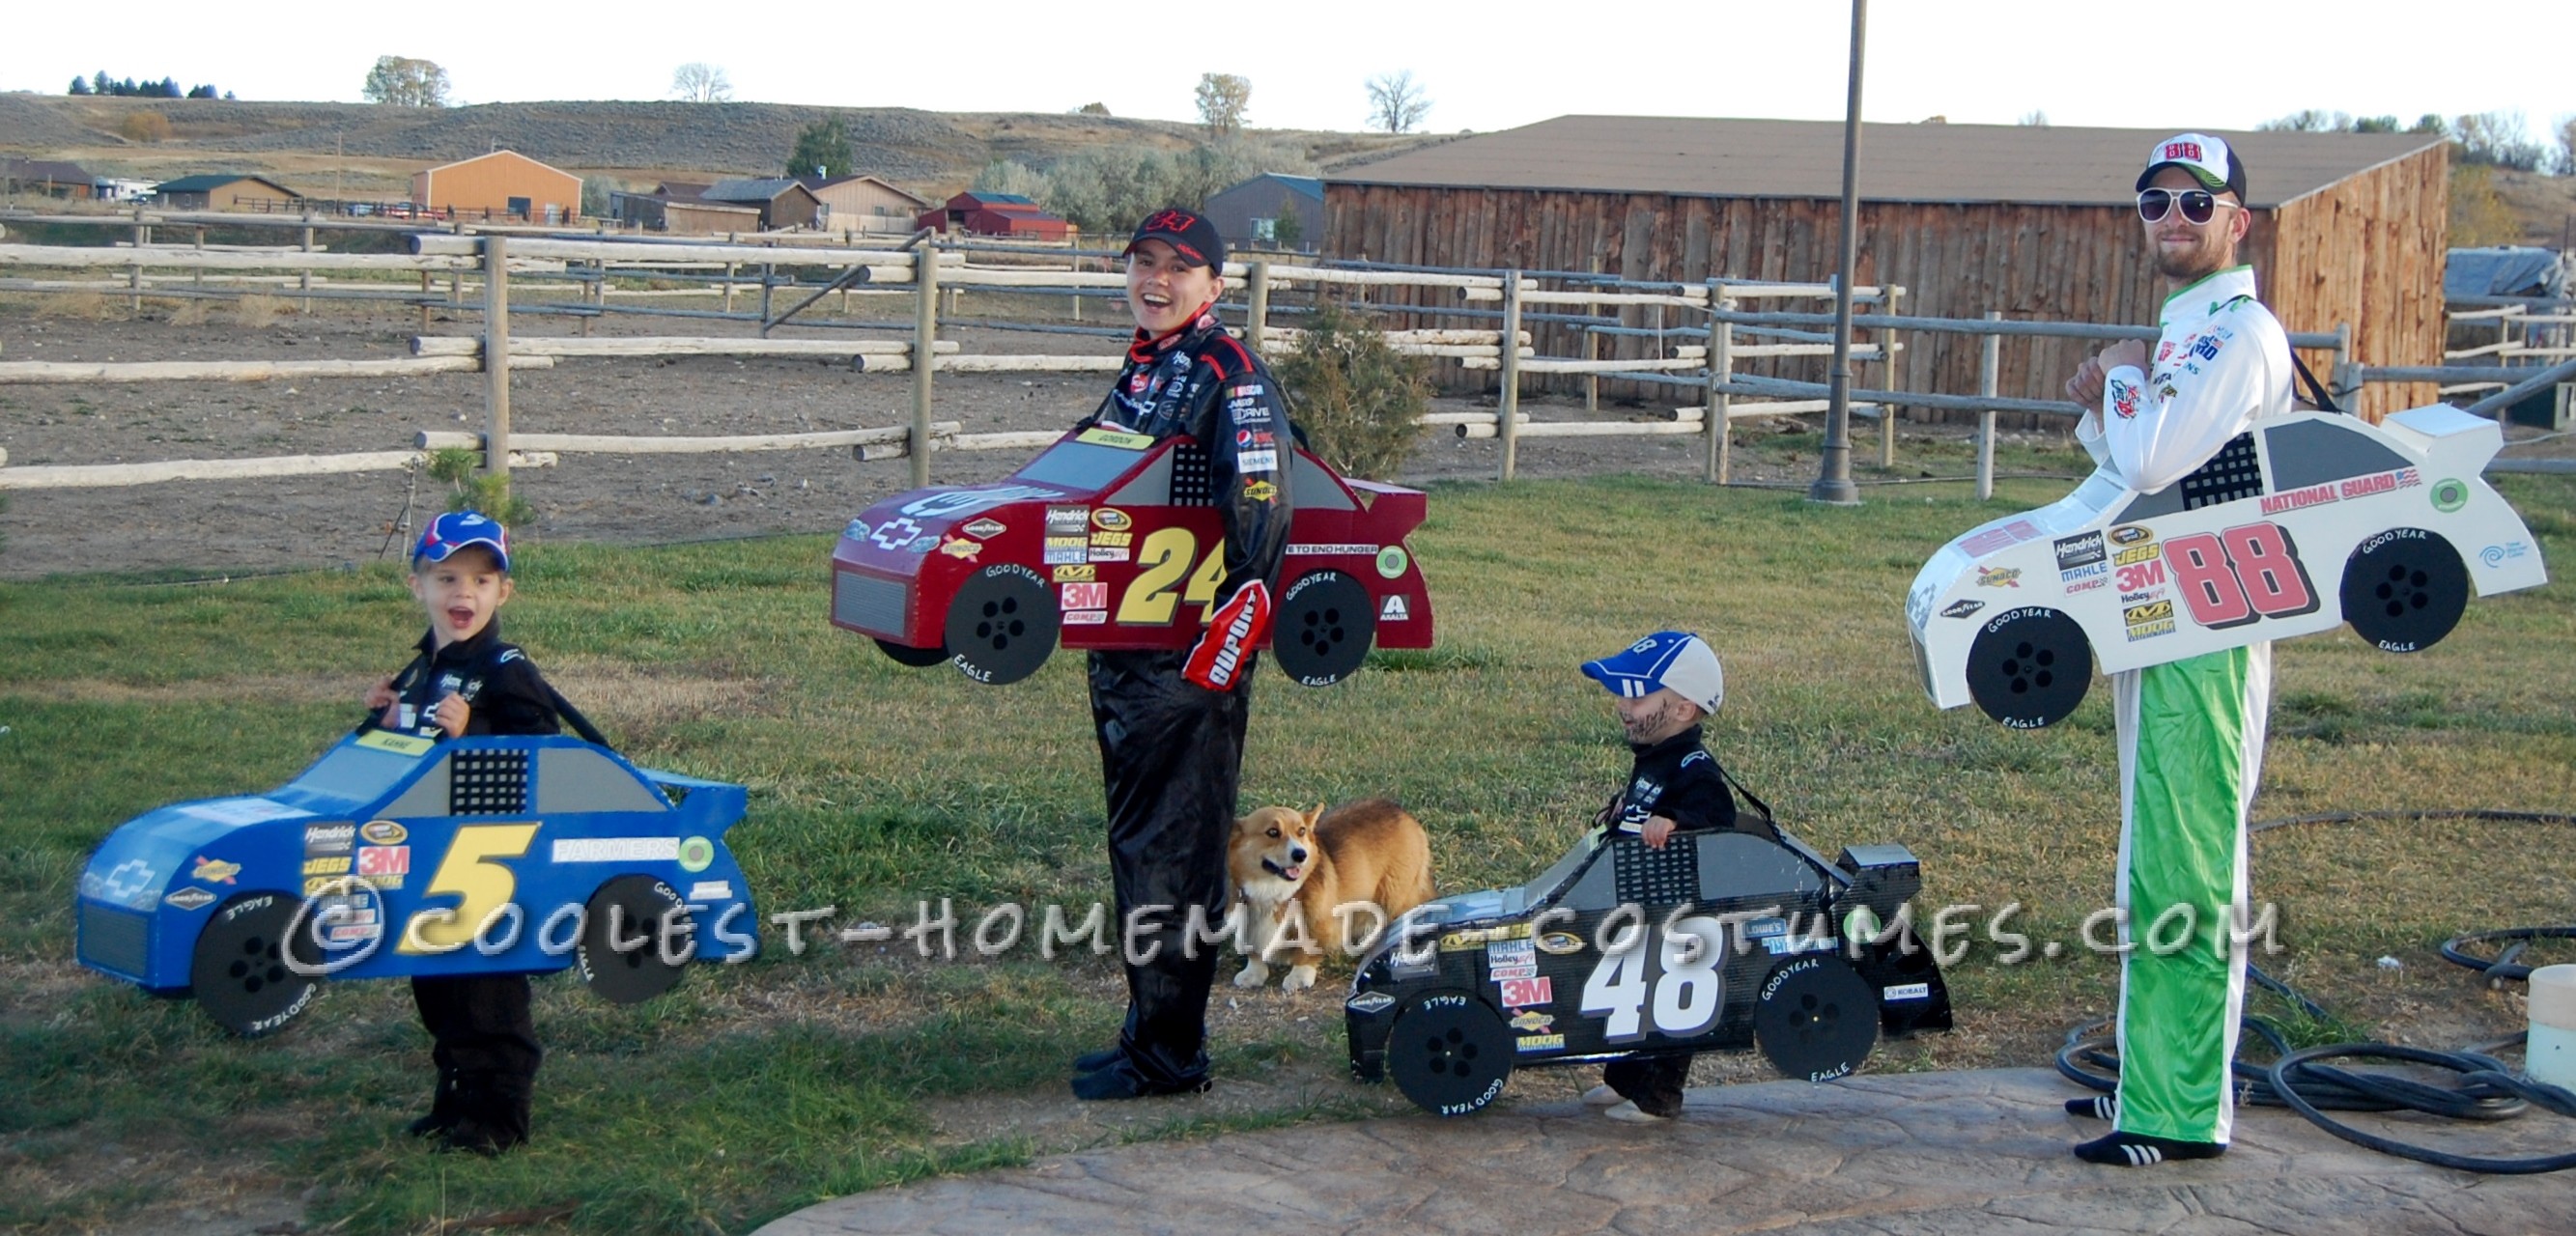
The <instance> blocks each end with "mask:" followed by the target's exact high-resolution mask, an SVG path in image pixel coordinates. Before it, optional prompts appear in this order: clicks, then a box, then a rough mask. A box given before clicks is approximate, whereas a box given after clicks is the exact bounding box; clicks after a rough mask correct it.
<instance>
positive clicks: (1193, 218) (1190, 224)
mask: <svg viewBox="0 0 2576 1236" xmlns="http://www.w3.org/2000/svg"><path fill="white" fill-rule="evenodd" d="M1149 240H1159V241H1162V242H1163V243H1165V244H1168V245H1170V246H1171V247H1172V248H1173V249H1174V250H1175V251H1177V252H1178V253H1179V254H1180V255H1181V260H1182V261H1184V262H1187V263H1189V264H1190V265H1192V266H1205V267H1208V268H1210V269H1212V270H1217V271H1223V270H1224V269H1225V237H1223V236H1220V235H1218V234H1217V230H1216V225H1215V224H1213V223H1210V222H1208V221H1207V216H1205V215H1201V214H1196V213H1193V212H1191V211H1187V210H1183V209H1181V208H1180V207H1178V206H1171V207H1166V208H1164V209H1162V210H1158V211H1155V212H1154V213H1152V214H1150V215H1147V216H1145V221H1144V222H1143V223H1139V224H1137V225H1136V234H1135V235H1134V236H1131V237H1128V238H1127V247H1126V248H1125V249H1123V250H1121V251H1120V256H1122V257H1123V256H1125V255H1126V254H1129V253H1134V252H1135V251H1136V246H1138V245H1141V244H1143V243H1145V242H1146V241H1149Z"/></svg>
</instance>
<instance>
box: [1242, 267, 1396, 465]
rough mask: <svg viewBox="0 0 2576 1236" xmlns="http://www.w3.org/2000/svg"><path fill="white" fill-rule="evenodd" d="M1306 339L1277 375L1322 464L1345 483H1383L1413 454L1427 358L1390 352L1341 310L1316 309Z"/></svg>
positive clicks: (1362, 322) (1364, 324) (1370, 325)
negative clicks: (1348, 480)
mask: <svg viewBox="0 0 2576 1236" xmlns="http://www.w3.org/2000/svg"><path fill="white" fill-rule="evenodd" d="M1301 325H1302V328H1303V329H1304V330H1305V332H1306V333H1305V336H1304V337H1303V338H1302V339H1300V340H1299V341H1298V343H1297V347H1296V349H1295V350H1294V351H1292V352H1290V353H1289V354H1288V355H1286V356H1283V357H1281V358H1279V360H1278V362H1277V363H1276V364H1274V365H1273V366H1272V367H1271V368H1272V371H1273V372H1275V373H1277V374H1278V375H1279V384H1280V385H1281V386H1282V387H1284V388H1285V389H1286V390H1287V393H1288V407H1289V411H1290V414H1291V415H1293V416H1294V417H1295V418H1296V421H1297V424H1299V425H1300V426H1303V427H1304V428H1305V430H1306V437H1307V440H1308V443H1309V444H1310V445H1311V446H1312V447H1313V449H1314V452H1315V454H1316V455H1317V456H1319V457H1321V458H1322V459H1323V461H1324V462H1325V463H1328V464H1331V465H1332V466H1333V469H1334V470H1335V471H1337V472H1340V473H1341V474H1342V475H1344V476H1357V477H1366V478H1368V479H1370V480H1383V479H1385V478H1387V477H1390V476H1393V475H1394V474H1395V471H1396V469H1398V468H1401V467H1403V466H1404V461H1405V460H1406V459H1407V458H1408V457H1410V456H1411V455H1412V454H1413V447H1414V444H1415V442H1416V441H1417V440H1419V439H1420V438H1421V436H1422V414H1423V413H1424V412H1425V411H1426V410H1428V409H1429V408H1430V406H1431V382H1430V380H1429V379H1428V378H1426V377H1424V376H1423V373H1422V364H1421V361H1420V360H1419V358H1416V357H1411V356H1406V355H1404V354H1402V353H1400V352H1397V351H1396V350H1395V349H1393V348H1391V347H1388V346H1387V342H1386V336H1385V335H1384V334H1382V333H1380V331H1379V330H1378V328H1377V325H1376V324H1375V323H1374V322H1371V321H1370V320H1368V319H1367V318H1364V317H1362V316H1361V315H1359V314H1356V313H1353V312H1351V311H1349V310H1347V309H1344V308H1342V307H1341V306H1339V305H1336V304H1332V303H1329V302H1327V303H1325V304H1322V305H1319V306H1317V307H1316V309H1315V312H1314V313H1312V314H1309V315H1307V317H1306V319H1305V321H1304V322H1303V323H1302V324H1301Z"/></svg>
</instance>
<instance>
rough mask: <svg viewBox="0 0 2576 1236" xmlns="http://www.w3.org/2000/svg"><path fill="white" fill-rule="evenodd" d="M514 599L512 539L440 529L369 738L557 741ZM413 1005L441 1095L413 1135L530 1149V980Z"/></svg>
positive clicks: (548, 697)
mask: <svg viewBox="0 0 2576 1236" xmlns="http://www.w3.org/2000/svg"><path fill="white" fill-rule="evenodd" d="M512 591H513V589H512V587H511V583H510V534H509V531H508V530H507V529H505V528H503V527H502V526H501V525H500V524H499V523H497V522H495V521H493V520H491V519H488V518H486V517H484V516H482V515H479V514H476V513H474V512H472V511H452V512H449V513H448V514H445V515H441V516H439V517H438V518H436V519H434V520H431V521H430V524H429V527H428V528H427V529H426V530H424V531H423V532H422V533H421V537H420V544H419V545H418V546H417V547H415V548H414V549H413V550H412V555H411V594H412V596H413V597H415V598H417V599H418V600H419V601H420V604H421V608H422V609H423V610H425V611H426V612H427V614H428V617H429V633H428V634H426V635H423V636H421V638H420V653H419V655H418V656H416V657H414V658H412V662H411V664H410V665H408V666H405V667H404V668H403V671H402V672H401V673H399V674H396V675H393V676H392V677H390V678H386V679H384V680H382V681H380V682H378V683H377V684H376V685H375V687H374V689H372V690H370V691H368V692H367V709H368V717H367V721H366V722H365V724H364V725H362V726H360V728H361V729H368V728H374V729H386V730H393V731H395V732H398V733H403V734H411V735H416V736H418V737H422V738H455V737H460V736H463V735H466V734H552V733H556V732H558V731H559V730H560V729H561V728H562V726H561V724H560V722H559V721H558V720H557V718H556V710H555V699H556V698H557V697H556V696H555V693H554V688H552V687H550V686H548V685H546V680H545V679H544V678H542V677H540V676H538V674H537V667H536V666H534V665H532V664H529V662H528V658H527V656H526V655H525V654H523V653H521V652H520V651H519V649H518V648H517V646H515V645H512V644H505V643H502V642H501V626H500V621H499V613H500V609H501V606H502V604H503V603H505V602H507V601H508V600H509V599H510V594H511V592H512ZM411 995H412V1003H413V1004H414V1005H415V1006H416V1007H418V1008H419V1010H420V1023H421V1025H422V1026H423V1027H424V1028H426V1029H427V1030H428V1031H429V1036H430V1040H431V1047H430V1059H431V1060H432V1062H434V1063H435V1064H436V1065H437V1066H438V1089H437V1091H436V1092H435V1093H434V1095H433V1096H432V1098H431V1100H430V1107H429V1114H428V1115H426V1116H423V1117H421V1118H420V1119H418V1120H415V1121H413V1122H411V1126H410V1132H411V1133H412V1135H413V1136H415V1137H427V1138H432V1139H434V1140H435V1141H436V1144H437V1146H438V1148H439V1149H440V1150H465V1151H471V1152H473V1153H476V1154H486V1155H491V1154H499V1153H501V1152H502V1151H504V1150H508V1149H509V1148H511V1147H512V1146H516V1145H518V1144H519V1143H521V1142H524V1141H526V1140H528V1114H529V1102H530V1098H531V1096H532V1095H533V1094H534V1092H535V1089H536V1080H537V1063H538V1061H539V1060H541V1059H543V1058H544V1056H545V1050H544V1048H542V1047H540V1046H539V1045H538V1044H537V1027H536V1020H535V1018H534V1017H533V1016H532V1015H531V1013H530V1011H529V1001H528V976H527V975H524V974H468V975H456V976H446V977H432V978H415V979H413V980H412V981H411Z"/></svg>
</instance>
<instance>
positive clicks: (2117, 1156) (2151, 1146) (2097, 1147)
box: [2075, 1133, 2227, 1167]
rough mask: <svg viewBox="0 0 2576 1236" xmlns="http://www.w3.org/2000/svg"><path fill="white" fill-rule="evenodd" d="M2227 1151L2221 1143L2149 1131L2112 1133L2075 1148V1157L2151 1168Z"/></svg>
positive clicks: (2087, 1160)
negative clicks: (2159, 1164) (2190, 1140)
mask: <svg viewBox="0 0 2576 1236" xmlns="http://www.w3.org/2000/svg"><path fill="white" fill-rule="evenodd" d="M2225 1153H2227V1147H2225V1146H2223V1145H2220V1144H2219V1143H2217V1142H2183V1141H2175V1140H2174V1139H2173V1138H2170V1137H2157V1136H2155V1135H2153V1134H2149V1133H2112V1134H2109V1135H2107V1136H2103V1137H2097V1138H2094V1139H2093V1140H2092V1141H2089V1142H2085V1143H2084V1144H2082V1145H2080V1146H2077V1147H2076V1148H2075V1157H2076V1158H2079V1159H2082V1160H2084V1161H2085V1162H2087V1163H2106V1164H2109V1165H2110V1166H2112V1167H2147V1166H2150V1165H2153V1164H2157V1163H2162V1162H2164V1161H2165V1160H2167V1159H2215V1158H2217V1157H2218V1156H2220V1155H2223V1154H2225Z"/></svg>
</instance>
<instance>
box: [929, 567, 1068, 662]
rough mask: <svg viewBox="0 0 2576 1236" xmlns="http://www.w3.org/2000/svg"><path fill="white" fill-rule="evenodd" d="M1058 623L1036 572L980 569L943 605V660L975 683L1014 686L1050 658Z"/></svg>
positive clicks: (1050, 598) (1052, 598)
mask: <svg viewBox="0 0 2576 1236" xmlns="http://www.w3.org/2000/svg"><path fill="white" fill-rule="evenodd" d="M1059 622H1060V619H1059V616H1058V614H1057V613H1056V606H1055V594H1054V593H1053V592H1051V591H1049V590H1048V588H1047V584H1046V580H1045V579H1043V578H1041V577H1040V576H1039V575H1038V573H1037V572H1036V571H1034V570H1032V569H1030V568H1028V567H1025V566H1021V565H1019V564H1017V563H1007V562H1006V563H997V564H995V565H993V566H988V567H985V568H984V569H983V570H981V571H978V572H976V574H975V576H974V578H972V579H969V580H967V581H966V582H965V583H964V584H962V585H959V587H958V589H957V596H956V599H955V600H952V601H950V602H949V603H948V632H947V635H948V640H947V643H948V651H949V654H950V656H949V661H950V662H951V663H952V664H954V665H956V667H957V668H958V670H959V672H961V673H963V674H965V675H966V676H967V677H969V678H972V679H974V680H975V681H977V682H980V683H985V684H988V685H991V686H1000V685H1002V684H1004V683H1010V682H1018V681H1019V680H1021V679H1023V678H1026V677H1028V676H1029V675H1031V674H1034V673H1036V672H1038V667H1039V666H1041V665H1044V664H1046V661H1047V658H1048V657H1050V656H1053V655H1054V654H1055V638H1056V631H1057V628H1058V625H1059Z"/></svg>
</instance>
